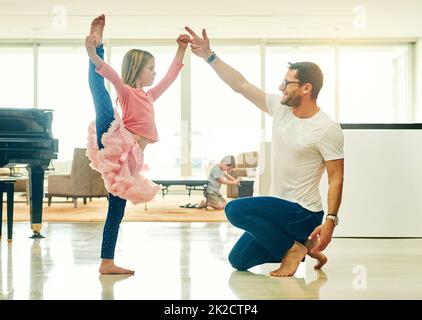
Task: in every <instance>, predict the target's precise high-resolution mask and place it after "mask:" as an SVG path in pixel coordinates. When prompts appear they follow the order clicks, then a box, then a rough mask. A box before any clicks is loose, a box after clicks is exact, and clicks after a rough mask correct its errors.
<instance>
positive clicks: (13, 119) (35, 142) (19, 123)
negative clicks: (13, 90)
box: [0, 108, 59, 238]
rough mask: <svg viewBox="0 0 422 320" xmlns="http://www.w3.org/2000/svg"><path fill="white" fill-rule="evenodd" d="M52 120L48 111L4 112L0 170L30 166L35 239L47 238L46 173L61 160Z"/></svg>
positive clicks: (0, 113) (0, 118) (0, 129)
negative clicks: (44, 217)
mask: <svg viewBox="0 0 422 320" xmlns="http://www.w3.org/2000/svg"><path fill="white" fill-rule="evenodd" d="M52 120H53V111H52V110H48V109H21V108H19V109H18V108H0V167H12V166H14V165H16V164H26V165H27V167H26V168H27V170H28V173H29V195H28V196H29V199H30V201H29V202H30V217H31V229H32V231H33V235H32V237H31V238H43V236H42V235H41V233H40V232H41V223H42V204H43V201H42V200H43V194H44V171H45V170H46V169H47V167H48V166H49V164H50V161H51V159H57V153H58V145H59V144H58V140H57V139H54V137H53V134H52V132H51V123H52Z"/></svg>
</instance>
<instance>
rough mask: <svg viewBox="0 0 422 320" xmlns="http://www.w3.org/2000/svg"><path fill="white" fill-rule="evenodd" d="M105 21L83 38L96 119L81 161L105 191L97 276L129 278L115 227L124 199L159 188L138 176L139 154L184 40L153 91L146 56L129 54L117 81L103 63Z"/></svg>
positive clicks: (147, 196) (145, 196) (150, 138)
mask: <svg viewBox="0 0 422 320" xmlns="http://www.w3.org/2000/svg"><path fill="white" fill-rule="evenodd" d="M104 25H105V16H104V15H101V16H99V17H97V18H95V19H94V20H93V22H92V24H91V32H90V35H89V36H87V37H86V39H85V45H86V50H87V52H88V56H89V58H90V62H89V86H90V89H91V93H92V97H93V100H94V106H95V113H96V120H95V123H91V125H90V127H89V135H88V144H87V156H88V157H89V159H90V160H91V166H92V168H94V169H95V170H97V171H99V172H100V173H101V174H102V177H103V179H104V184H105V187H106V189H107V190H108V191H109V205H108V212H107V219H106V222H105V226H104V231H103V243H102V249H101V259H102V262H101V266H100V269H99V271H100V273H101V274H116V273H120V274H121V273H123V274H133V273H134V271H132V270H127V269H124V268H120V267H118V266H116V265H115V264H114V250H115V247H116V241H117V235H118V231H119V225H120V222H121V221H122V218H123V215H124V210H125V206H126V200H130V201H132V202H133V203H135V204H136V203H141V202H147V201H149V200H151V199H152V198H153V197H154V196H155V194H156V193H157V192H158V191H159V190H160V187H159V186H157V185H156V184H154V183H153V182H151V181H149V180H147V179H146V178H145V177H144V176H143V175H142V173H141V170H142V166H143V159H144V154H143V151H144V149H145V146H146V145H147V144H148V143H154V142H156V141H158V135H157V129H156V126H155V120H154V109H153V102H154V101H155V100H157V99H158V98H159V97H160V96H161V95H162V94H163V93H164V91H165V90H166V89H167V88H168V87H169V86H170V85H171V84H172V83H173V82H174V80H175V79H176V78H177V76H178V74H179V72H180V70H181V68H182V67H183V64H182V60H183V56H184V54H185V50H186V47H187V44H188V42H189V36H187V35H180V36H179V37H178V39H177V43H178V45H179V47H178V49H177V52H176V56H175V58H174V60H173V62H172V64H171V66H170V68H169V70H168V71H167V74H166V75H165V76H164V78H163V79H162V80H161V81H160V82H159V83H158V84H157V85H156V86H155V87H153V88H151V89H150V90H148V91H144V87H147V86H151V85H152V83H153V81H154V77H155V75H156V73H155V71H154V64H155V61H154V57H153V56H152V55H151V54H150V53H149V52H147V51H143V50H138V49H132V50H129V51H128V52H127V53H126V54H125V56H124V58H123V62H122V73H121V75H122V78H120V77H119V75H118V74H117V73H116V72H115V71H114V70H113V69H112V68H111V67H110V66H109V65H108V64H107V63H105V62H104V60H103V59H104V49H103V45H102V36H103V30H104ZM104 78H106V79H107V80H109V81H110V82H111V83H112V84H113V86H114V88H115V89H116V92H117V101H118V103H119V104H120V106H121V108H122V118H120V116H119V114H118V113H117V110H116V109H113V107H112V102H111V99H110V96H109V94H108V92H107V90H106V88H105V86H104Z"/></svg>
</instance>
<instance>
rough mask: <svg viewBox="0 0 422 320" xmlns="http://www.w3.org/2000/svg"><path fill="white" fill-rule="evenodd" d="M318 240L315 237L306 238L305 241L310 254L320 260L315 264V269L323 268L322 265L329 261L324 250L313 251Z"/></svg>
mask: <svg viewBox="0 0 422 320" xmlns="http://www.w3.org/2000/svg"><path fill="white" fill-rule="evenodd" d="M317 242H318V240H317V238H313V239H312V240H306V242H305V246H306V249H307V250H308V255H309V256H310V257H312V258H314V259H317V260H318V263H317V264H316V265H315V266H314V269H315V270H319V269H321V268H322V266H323V265H324V264H326V263H327V261H328V258H327V256H326V255H325V254H323V253H322V252H318V253H312V252H311V250H312V249H313V248H314V247H315V246H316V244H317Z"/></svg>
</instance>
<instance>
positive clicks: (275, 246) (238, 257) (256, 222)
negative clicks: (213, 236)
mask: <svg viewBox="0 0 422 320" xmlns="http://www.w3.org/2000/svg"><path fill="white" fill-rule="evenodd" d="M225 212H226V216H227V219H228V220H229V221H230V223H231V224H233V225H234V226H236V227H238V228H240V229H243V230H245V233H244V234H243V235H242V236H241V237H240V239H239V240H238V241H237V243H236V244H235V246H234V247H233V249H232V250H231V252H230V254H229V261H230V264H231V265H232V266H233V268H235V269H238V270H243V271H244V270H247V269H249V268H252V267H254V266H257V265H260V264H263V263H279V262H281V260H282V258H283V256H284V255H285V254H286V252H287V251H288V250H289V249H290V248H291V247H292V246H293V244H294V242H295V241H298V242H301V243H303V244H304V243H305V241H306V239H307V238H308V236H309V235H310V234H311V233H312V231H314V229H315V228H316V227H317V226H319V225H320V224H321V223H322V218H323V216H324V212H323V211H319V212H313V211H309V210H307V209H305V208H303V207H302V206H301V205H299V204H297V203H294V202H290V201H286V200H282V199H280V198H275V197H249V198H241V199H236V200H233V201H231V202H229V203H228V204H227V205H226V208H225Z"/></svg>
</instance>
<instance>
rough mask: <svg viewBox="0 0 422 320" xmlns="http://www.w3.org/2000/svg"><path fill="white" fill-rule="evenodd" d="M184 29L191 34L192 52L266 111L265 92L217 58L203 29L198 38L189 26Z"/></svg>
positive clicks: (235, 89)
mask: <svg viewBox="0 0 422 320" xmlns="http://www.w3.org/2000/svg"><path fill="white" fill-rule="evenodd" d="M185 29H186V31H187V32H189V34H190V35H191V36H192V39H191V40H190V42H191V49H192V52H193V53H194V54H195V55H197V56H198V57H201V58H203V59H205V60H206V61H207V62H208V63H209V64H210V65H211V66H212V68H213V69H214V70H215V72H216V73H217V75H218V76H219V77H220V78H221V80H223V81H224V82H225V83H226V84H228V85H229V86H230V88H232V89H233V90H234V91H235V92H238V93H240V94H241V95H243V96H244V97H245V98H246V99H248V100H249V101H251V102H252V103H253V104H254V105H256V106H257V107H258V108H259V109H261V110H262V111H264V112H268V110H267V107H266V105H265V92H264V91H262V90H261V89H259V88H257V87H255V86H254V85H252V84H250V83H249V82H248V81H247V80H246V79H245V77H244V76H243V75H242V74H241V73H240V72H239V71H237V70H235V69H233V68H232V67H231V66H229V65H228V64H227V63H225V62H224V61H222V60H221V59H220V58H217V56H216V55H215V54H214V53H213V51H212V50H211V49H210V41H209V39H208V36H207V32H206V31H205V29H202V36H203V38H200V37H199V36H198V35H197V34H196V33H195V32H194V31H193V30H192V29H190V28H189V27H185Z"/></svg>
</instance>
